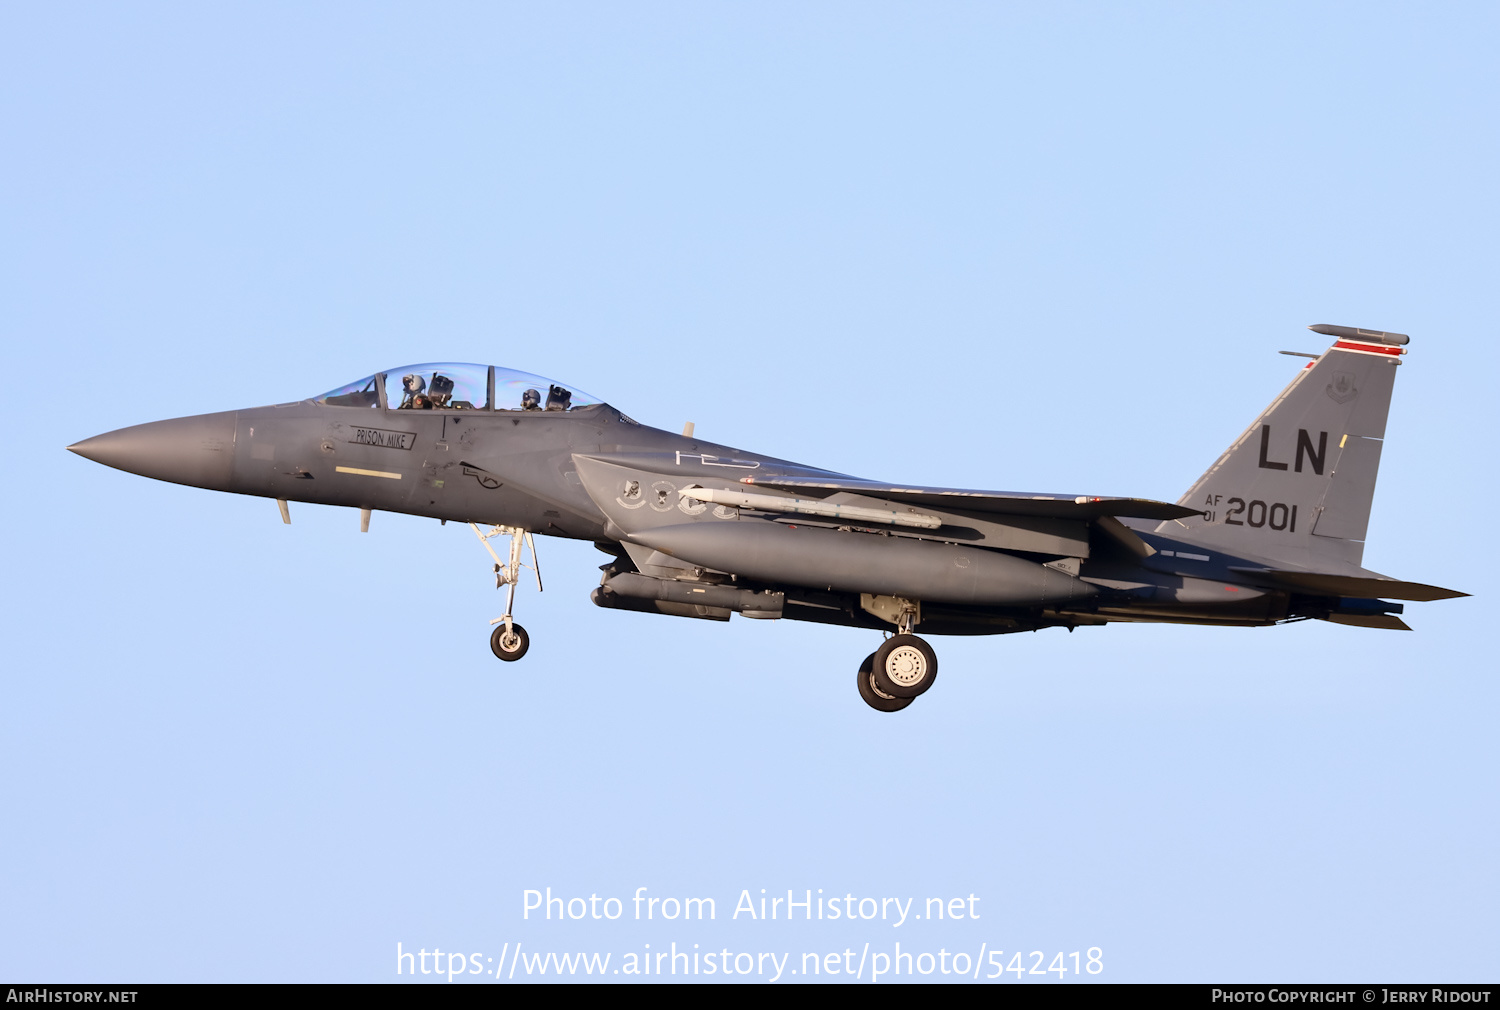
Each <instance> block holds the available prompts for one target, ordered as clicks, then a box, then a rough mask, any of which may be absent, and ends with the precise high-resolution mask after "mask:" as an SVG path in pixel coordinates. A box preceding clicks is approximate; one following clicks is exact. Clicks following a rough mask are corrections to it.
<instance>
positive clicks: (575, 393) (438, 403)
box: [316, 362, 604, 411]
mask: <svg viewBox="0 0 1500 1010" xmlns="http://www.w3.org/2000/svg"><path fill="white" fill-rule="evenodd" d="M381 376H384V382H385V395H386V402H387V403H388V404H389V405H390V407H391V409H393V410H541V411H547V410H553V411H557V410H578V409H579V408H581V407H593V406H597V405H598V404H601V403H603V402H604V401H603V400H601V399H599V398H598V397H596V396H590V395H589V394H587V393H585V392H583V391H582V390H579V389H577V388H575V387H573V386H567V385H563V384H562V383H558V382H553V381H552V380H551V379H544V378H542V377H541V376H540V375H532V374H531V373H530V372H520V371H517V370H516V369H514V368H501V367H499V366H498V365H474V364H466V363H463V362H437V363H428V364H422V365H403V366H402V367H400V368H392V369H390V370H388V371H385V372H378V373H376V374H375V375H370V376H366V377H365V378H363V379H359V380H357V381H355V382H351V383H348V384H347V385H343V386H340V387H339V388H338V389H333V390H330V391H328V392H327V393H324V394H323V395H322V396H319V397H317V398H316V402H318V403H322V404H326V405H328V406H330V407H378V406H379V405H380V404H379V396H380V394H379V390H378V385H377V382H376V380H377V379H379V378H380V377H381Z"/></svg>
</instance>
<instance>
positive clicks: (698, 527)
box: [68, 324, 1467, 712]
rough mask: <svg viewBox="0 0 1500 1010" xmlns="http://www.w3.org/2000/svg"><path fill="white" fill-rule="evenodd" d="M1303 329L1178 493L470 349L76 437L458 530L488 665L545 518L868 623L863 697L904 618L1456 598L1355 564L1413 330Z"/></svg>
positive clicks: (1344, 610) (249, 487)
mask: <svg viewBox="0 0 1500 1010" xmlns="http://www.w3.org/2000/svg"><path fill="white" fill-rule="evenodd" d="M1310 329H1312V330H1313V331H1314V332H1317V333H1320V334H1325V335H1327V336H1331V337H1333V338H1334V342H1333V345H1332V346H1331V347H1330V348H1328V350H1326V351H1324V352H1323V353H1321V354H1305V355H1301V356H1303V357H1307V358H1310V359H1311V360H1310V361H1308V362H1307V364H1306V365H1305V366H1304V367H1303V368H1302V369H1301V370H1300V371H1299V372H1298V374H1297V375H1296V377H1295V378H1294V379H1292V381H1291V383H1290V384H1289V385H1288V386H1287V387H1286V389H1284V390H1283V391H1282V392H1281V394H1280V395H1279V396H1277V397H1276V399H1274V400H1273V401H1272V402H1271V405H1270V406H1269V407H1267V408H1266V409H1265V411H1264V412H1262V413H1261V415H1260V416H1259V417H1257V418H1256V419H1255V421H1254V422H1253V423H1252V424H1251V425H1250V427H1249V428H1247V429H1246V430H1245V432H1244V434H1243V435H1241V436H1240V437H1239V438H1238V439H1236V440H1235V442H1234V443H1233V444H1232V445H1230V446H1229V448H1228V449H1226V450H1225V451H1224V453H1223V455H1221V456H1220V457H1219V458H1218V459H1217V460H1215V461H1214V463H1213V465H1212V466H1210V467H1209V468H1208V471H1207V472H1206V473H1204V474H1203V476H1202V477H1200V478H1199V479H1198V481H1197V483H1195V484H1194V485H1193V486H1192V487H1191V488H1189V489H1188V491H1187V493H1186V494H1184V495H1183V496H1182V497H1181V498H1180V499H1178V501H1177V502H1176V503H1175V504H1172V503H1168V502H1161V501H1151V500H1147V499H1141V498H1121V497H1109V496H1101V495H1087V494H1030V493H1021V492H1011V491H976V490H966V489H959V488H946V487H919V486H915V485H909V484H895V483H890V482H888V481H880V480H868V479H864V478H860V477H851V476H848V475H846V474H840V473H834V472H831V471H828V470H822V469H818V468H816V467H810V466H805V465H803V464H800V463H793V462H789V461H787V460H783V459H775V458H772V457H770V456H764V455H761V454H759V453H755V452H752V451H749V450H744V449H736V448H732V447H730V446H725V445H718V444H716V443H713V442H709V441H706V440H704V439H700V438H697V437H695V435H694V432H693V426H692V425H691V424H689V425H688V426H687V427H686V428H685V429H684V430H683V431H682V432H681V433H680V434H678V433H675V432H670V431H663V430H660V429H657V428H651V427H648V426H646V425H643V424H640V423H638V422H636V421H635V420H633V419H631V418H630V417H628V416H627V415H625V414H623V413H621V412H620V411H619V410H618V409H616V408H615V407H613V406H611V405H610V404H608V403H606V402H605V401H603V400H601V399H599V398H598V397H595V396H590V395H589V394H587V393H585V392H583V391H582V390H580V389H578V388H577V387H574V386H571V385H567V384H565V383H560V382H554V381H552V380H550V379H544V378H541V377H539V376H536V375H531V374H529V373H526V372H519V371H515V370H512V369H508V368H501V367H498V366H494V365H475V364H454V363H441V364H420V365H408V366H406V367H403V368H395V369H390V370H387V371H383V372H376V373H374V374H373V375H369V376H366V377H365V378H362V379H359V380H357V381H355V382H351V383H348V384H347V385H343V386H340V387H338V388H337V389H334V390H331V391H330V392H327V393H324V394H323V395H321V396H316V397H313V398H311V399H307V400H300V401H296V402H292V403H282V404H277V405H275V406H270V407H256V408H251V409H247V410H231V411H226V412H223V413H216V414H202V415H197V416H193V417H179V418H175V419H172V420H166V421H154V422H151V423H149V424H141V425H136V426H134V427H130V428H122V429H120V430H118V431H111V432H108V433H106V434H103V435H97V436H95V437H93V438H90V439H86V440H84V441H82V442H79V443H77V444H76V445H71V446H68V448H69V449H71V450H72V451H73V452H75V453H78V454H79V455H81V456H84V457H87V458H88V459H91V460H94V461H96V462H99V463H103V464H106V465H108V466H112V467H116V468H118V469H121V470H127V471H129V472H131V473H136V474H141V475H143V476H146V477H154V478H156V479H158V480H165V481H172V482H175V483H178V484H187V485H191V486H194V487H203V488H210V489H213V490H218V491H228V492H233V493H235V494H247V495H259V496H261V497H265V498H271V499H275V500H276V502H277V504H278V505H279V507H280V511H281V517H282V520H283V521H284V522H290V521H291V520H290V512H289V508H288V502H292V501H297V502H315V503H318V504H322V505H339V506H346V507H350V508H356V509H359V510H360V513H361V529H363V530H366V531H368V529H369V523H370V514H371V512H373V511H375V510H383V511H389V512H405V513H408V514H411V515H420V516H429V517H433V518H436V519H440V520H443V521H444V522H445V523H446V522H448V521H455V522H463V523H467V524H469V525H470V526H471V527H472V528H473V530H474V533H475V534H476V535H477V536H478V538H479V541H480V543H481V544H482V545H483V547H484V548H485V550H487V551H488V552H489V554H490V556H491V558H492V560H493V564H494V574H495V577H496V586H497V587H504V588H505V589H506V594H507V595H506V606H505V613H504V614H503V615H502V616H500V617H498V618H496V619H495V620H494V621H492V622H491V624H492V625H494V630H493V632H492V634H491V636H490V647H491V649H492V651H493V652H494V654H495V655H496V656H497V657H498V658H500V659H502V660H507V661H514V660H518V659H520V658H521V657H522V656H524V655H525V654H526V651H527V649H528V648H529V646H530V638H529V636H528V635H527V633H526V631H525V629H524V628H522V627H521V625H520V624H518V623H516V621H515V619H514V610H515V598H516V589H517V586H518V585H519V584H520V582H521V579H522V574H521V569H522V568H531V569H533V571H534V574H535V576H536V583H537V588H538V589H540V588H541V573H540V569H539V568H538V566H537V561H536V542H535V535H538V534H539V535H542V536H556V537H568V538H571V539H575V540H588V541H592V542H593V543H594V544H595V545H596V546H597V547H598V548H599V549H600V550H601V551H603V552H604V553H605V554H608V555H609V556H610V560H609V561H608V563H606V564H604V565H603V566H601V567H602V570H603V572H604V576H603V579H602V580H601V582H600V585H599V587H598V588H597V589H595V590H594V591H593V596H592V599H593V602H594V603H595V604H597V605H598V606H601V607H608V608H612V609H617V610H632V611H639V612H641V613H647V614H665V615H671V616H675V617H687V618H695V619H700V620H710V621H727V620H729V619H730V616H731V615H732V614H739V615H740V616H742V617H746V618H752V619H757V620H776V619H779V618H785V619H788V620H797V621H814V622H820V623H824V624H838V625H845V626H852V627H858V628H865V629H868V630H870V631H871V632H877V633H882V641H881V642H880V644H879V647H878V648H877V649H875V651H873V652H872V653H871V654H870V655H868V656H866V657H865V659H864V661H863V662H862V663H861V664H859V668H858V672H857V675H856V678H855V679H856V684H857V686H858V690H859V695H860V697H861V698H863V699H864V701H865V702H866V703H867V704H869V705H870V706H871V707H872V708H874V709H876V710H878V711H882V712H895V711H899V710H901V709H903V708H905V707H907V706H908V705H910V704H911V703H912V701H913V700H914V699H915V698H917V697H918V696H920V695H922V694H923V693H925V692H926V691H927V690H928V689H930V688H931V687H932V685H933V683H934V682H935V680H936V679H937V671H938V662H937V656H936V654H935V652H934V651H933V649H932V646H931V645H929V644H928V642H927V641H926V640H925V639H924V638H921V637H918V635H917V632H918V631H919V630H920V631H921V632H923V633H924V634H929V635H1003V634H1010V633H1013V632H1018V631H1036V630H1039V629H1041V628H1067V629H1069V630H1072V629H1075V628H1080V627H1093V626H1097V625H1104V624H1110V623H1113V622H1127V621H1151V622H1167V623H1176V624H1207V625H1223V626H1226V627H1253V626H1263V625H1272V624H1284V623H1287V622H1291V621H1301V620H1309V619H1315V620H1322V621H1331V622H1333V623H1336V624H1345V625H1352V626H1355V627H1361V628H1385V629H1394V630H1403V631H1404V630H1410V629H1409V628H1408V627H1407V625H1406V624H1405V623H1404V622H1403V621H1402V620H1401V618H1400V617H1399V616H1398V615H1399V614H1401V613H1402V611H1403V608H1402V605H1401V604H1400V603H1391V602H1387V599H1391V600H1418V601H1426V600H1440V599H1449V598H1453V597H1459V596H1464V595H1467V594H1465V593H1459V592H1455V591H1453V590H1449V589H1440V588H1438V587H1436V586H1428V585H1422V584H1419V583H1413V582H1402V581H1399V580H1396V579H1392V578H1390V577H1388V576H1385V575H1381V574H1379V573H1377V572H1373V571H1370V570H1368V569H1366V568H1363V567H1361V565H1362V562H1363V553H1364V539H1365V531H1366V527H1367V525H1368V522H1369V518H1370V503H1371V500H1372V498H1373V496H1374V490H1375V476H1376V469H1377V467H1378V465H1379V463H1380V452H1381V446H1382V445H1383V441H1382V440H1383V438H1384V436H1385V425H1386V414H1387V410H1388V408H1389V405H1390V398H1391V388H1392V385H1393V382H1394V380H1395V375H1396V368H1397V366H1399V365H1400V364H1401V357H1402V356H1403V355H1404V354H1405V353H1406V344H1407V343H1408V338H1407V336H1406V335H1405V334H1401V333H1387V332H1383V331H1378V330H1363V329H1356V328H1353V327H1345V326H1330V325H1326V324H1320V325H1316V326H1312V327H1310ZM1282 353H1285V354H1294V353H1296V352H1290V351H1287V352H1282ZM497 537H502V538H506V539H507V540H508V549H507V550H506V552H505V554H504V557H503V558H502V556H501V554H500V553H497V552H496V551H495V549H494V546H493V544H492V541H495V538H497ZM497 542H498V541H497ZM528 556H529V558H530V562H529V564H528V563H527V562H526V559H527V557H528ZM528 581H529V579H528Z"/></svg>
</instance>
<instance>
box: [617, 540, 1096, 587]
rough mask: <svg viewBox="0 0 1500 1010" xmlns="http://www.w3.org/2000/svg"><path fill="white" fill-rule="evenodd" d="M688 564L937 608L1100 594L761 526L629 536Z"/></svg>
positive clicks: (915, 551) (1016, 568)
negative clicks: (898, 598) (939, 605)
mask: <svg viewBox="0 0 1500 1010" xmlns="http://www.w3.org/2000/svg"><path fill="white" fill-rule="evenodd" d="M630 539H631V540H633V541H635V542H637V543H640V544H644V545H646V546H647V547H652V548H654V549H656V550H658V551H661V552H662V553H663V554H669V555H671V556H672V557H675V558H679V559H681V560H683V561H686V562H688V563H689V564H694V565H701V566H703V567H705V568H713V569H716V570H718V571H721V572H731V573H733V574H735V575H742V576H745V577H746V578H751V579H757V580H760V581H763V582H770V583H785V584H789V585H794V586H808V587H811V588H818V589H832V590H838V591H840V592H846V593H875V594H879V595H883V596H902V597H905V598H907V599H911V600H931V601H933V602H935V603H969V604H988V605H1002V606H1004V605H1010V606H1028V605H1037V604H1043V603H1046V604H1051V603H1061V602H1063V601H1066V600H1076V599H1079V598H1081V597H1085V596H1091V595H1093V594H1094V593H1097V592H1098V590H1097V589H1096V588H1095V587H1093V586H1091V585H1089V584H1088V583H1086V582H1080V581H1078V580H1077V579H1075V578H1073V577H1072V576H1070V575H1066V574H1064V573H1062V572H1058V571H1054V570H1052V569H1050V568H1045V567H1043V566H1042V565H1039V564H1036V563H1035V562H1031V561H1023V560H1022V559H1021V558H1018V557H1014V556H1013V555H1009V554H1000V553H998V552H996V551H988V550H980V549H978V548H974V547H958V546H954V545H953V544H940V543H932V542H930V541H923V540H913V539H908V538H905V537H893V536H882V535H879V534H872V533H856V532H843V531H838V530H831V529H827V528H823V527H817V526H803V525H794V524H791V523H776V522H764V521H751V522H743V521H741V522H708V523H690V524H684V525H679V526H660V527H657V528H656V529H650V530H641V531H639V532H636V533H631V534H630Z"/></svg>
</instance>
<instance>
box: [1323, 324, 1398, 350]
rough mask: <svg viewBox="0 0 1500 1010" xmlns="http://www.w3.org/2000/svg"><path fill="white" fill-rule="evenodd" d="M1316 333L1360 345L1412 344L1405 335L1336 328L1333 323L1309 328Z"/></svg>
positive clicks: (1344, 327) (1352, 328) (1343, 327)
mask: <svg viewBox="0 0 1500 1010" xmlns="http://www.w3.org/2000/svg"><path fill="white" fill-rule="evenodd" d="M1308 329H1309V330H1312V331H1313V332H1314V333H1321V334H1323V335H1324V336H1326V337H1338V338H1339V339H1341V340H1354V341H1359V342H1360V343H1366V344H1368V343H1376V344H1391V345H1393V346H1396V347H1402V346H1404V345H1406V344H1409V343H1411V337H1409V336H1407V335H1406V334H1405V333H1387V332H1386V331H1384V330H1362V329H1360V328H1359V327H1358V326H1335V325H1333V324H1332V323H1313V324H1312V325H1311V326H1309V327H1308Z"/></svg>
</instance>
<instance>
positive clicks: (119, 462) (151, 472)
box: [68, 411, 236, 491]
mask: <svg viewBox="0 0 1500 1010" xmlns="http://www.w3.org/2000/svg"><path fill="white" fill-rule="evenodd" d="M235 418H236V413H235V412H234V411H228V412H225V413H222V414H199V415H197V416H195V417H175V418H173V419H172V420H170V421H153V422H151V423H150V424H137V425H135V426H134V427H131V428H121V429H119V430H118V431H108V432H105V433H104V434H103V435H95V436H94V437H93V438H86V439H84V440H83V441H82V442H79V443H77V444H75V445H70V446H68V449H69V451H71V452H76V453H78V455H80V456H82V457H84V458H85V459H91V460H93V461H94V462H95V463H103V464H104V465H105V466H112V467H114V468H115V469H117V470H126V471H129V472H130V473H138V474H140V475H141V476H142V477H154V478H156V479H157V480H169V481H171V482H172V483H174V484H190V485H192V486H193V487H206V488H213V489H215V490H219V491H223V490H227V489H228V487H229V479H230V473H231V471H232V470H233V466H234V428H235Z"/></svg>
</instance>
